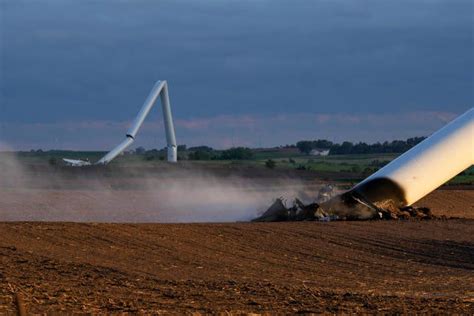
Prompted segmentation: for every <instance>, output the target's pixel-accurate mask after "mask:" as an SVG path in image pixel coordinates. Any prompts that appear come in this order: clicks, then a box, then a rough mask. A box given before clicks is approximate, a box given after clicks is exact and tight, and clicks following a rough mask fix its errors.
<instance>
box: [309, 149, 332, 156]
mask: <svg viewBox="0 0 474 316" xmlns="http://www.w3.org/2000/svg"><path fill="white" fill-rule="evenodd" d="M309 154H310V155H311V156H327V155H329V149H319V148H315V149H313V150H311V152H310V153H309Z"/></svg>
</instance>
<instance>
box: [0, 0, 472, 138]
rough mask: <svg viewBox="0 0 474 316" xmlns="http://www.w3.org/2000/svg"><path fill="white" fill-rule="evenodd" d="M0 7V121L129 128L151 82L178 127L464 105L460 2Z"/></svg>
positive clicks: (466, 45)
mask: <svg viewBox="0 0 474 316" xmlns="http://www.w3.org/2000/svg"><path fill="white" fill-rule="evenodd" d="M0 3H1V10H2V15H1V17H0V19H1V24H0V27H1V30H0V36H1V38H0V45H1V46H0V50H1V57H0V58H1V59H0V62H1V64H0V67H1V68H0V71H1V75H0V81H1V91H0V92H1V99H0V111H1V113H0V122H3V124H7V123H9V124H11V123H14V122H16V123H19V124H35V123H41V124H56V123H57V122H58V121H65V122H79V121H80V122H83V121H88V120H89V121H97V120H99V121H100V120H102V121H103V120H106V121H117V122H123V121H126V120H130V119H131V118H132V117H133V116H134V115H135V113H136V112H137V111H138V108H139V106H140V105H141V103H142V102H143V100H144V98H145V97H146V94H147V93H148V91H149V89H150V88H151V86H152V85H153V82H154V81H155V80H157V79H167V80H169V82H170V89H171V91H170V92H171V97H172V103H173V106H174V113H175V115H176V117H177V118H178V119H181V120H190V119H192V118H194V119H199V118H207V117H219V116H222V115H224V116H237V117H241V116H246V115H249V116H257V117H265V116H275V115H280V114H281V115H289V116H291V117H294V116H295V115H298V114H299V113H310V114H311V113H312V114H317V113H324V114H328V115H349V114H351V115H357V116H358V117H363V116H364V115H365V116H367V115H368V114H370V113H372V114H373V113H375V114H377V113H378V114H379V115H385V113H397V112H401V113H408V112H410V113H412V112H414V111H434V112H450V113H460V112H462V111H464V110H466V109H467V108H469V107H471V106H473V104H474V101H473V99H474V95H473V85H474V79H473V67H474V63H473V59H474V57H473V55H474V48H473V45H474V44H473V28H472V25H473V7H472V6H473V4H472V1H470V0H466V1H464V0H446V1H437V0H430V1H427V0H411V1H408V0H406V1H376V0H372V1H342V0H335V1H329V0H313V1H311V0H292V1H290V0H287V1H281V0H271V1H270V0H257V1H250V0H248V1H246V0H242V1H218V0H202V1H191V0H189V1H179V0H173V1H171V0H170V1H67V0H61V1H59V0H40V1H22V0H0ZM153 118H154V119H157V118H158V115H157V114H156V113H155V114H153ZM288 123H290V122H288ZM420 124H423V120H422V118H420ZM427 126H428V125H427ZM277 128H278V126H276V125H275V126H273V125H271V126H268V129H269V130H270V131H271V130H276V129H277ZM404 128H405V126H404V124H400V135H401V134H403V130H404ZM343 130H344V129H341V132H340V133H342V131H343ZM0 132H1V131H0ZM208 132H209V133H211V132H212V131H211V130H209V131H208ZM317 132H318V130H316V129H315V130H311V129H310V128H309V127H308V129H307V134H308V136H307V137H306V138H311V136H312V134H316V133H317ZM204 133H205V132H204ZM221 133H222V137H223V138H226V137H227V138H228V137H231V135H230V134H227V135H226V134H225V131H222V132H221ZM288 133H290V134H291V130H290V131H288ZM335 133H337V131H335ZM106 134H107V133H106ZM178 134H179V132H178ZM360 135H363V132H362V131H361V134H360ZM0 136H1V134H0ZM396 136H397V135H394V137H396ZM104 137H106V136H104ZM249 137H251V135H250V136H249ZM294 137H296V135H294ZM315 137H316V136H315ZM337 137H339V135H338V136H337ZM107 141H108V139H107ZM190 141H192V140H190ZM13 142H15V141H14V140H13ZM101 142H102V141H101ZM267 142H269V143H273V141H271V140H268V141H267ZM32 143H40V141H39V140H38V141H37V142H36V141H33V140H32Z"/></svg>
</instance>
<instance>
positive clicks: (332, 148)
mask: <svg viewBox="0 0 474 316" xmlns="http://www.w3.org/2000/svg"><path fill="white" fill-rule="evenodd" d="M425 138H426V137H412V138H408V139H407V140H393V141H391V142H388V141H385V142H383V143H380V142H378V143H375V144H367V143H364V142H359V143H356V144H354V143H351V142H343V143H342V144H337V143H333V142H331V141H328V140H325V139H318V140H313V141H310V140H303V141H299V142H298V143H296V147H297V148H298V149H299V151H300V152H302V153H305V154H310V153H311V151H313V150H315V149H329V154H330V155H348V154H381V153H402V152H405V151H407V150H408V149H410V148H412V147H413V146H415V145H417V144H418V143H420V142H421V141H423V140H424V139H425Z"/></svg>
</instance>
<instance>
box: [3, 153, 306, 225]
mask: <svg viewBox="0 0 474 316" xmlns="http://www.w3.org/2000/svg"><path fill="white" fill-rule="evenodd" d="M0 172H1V179H0V221H73V222H135V223H136V222H235V221H248V220H251V219H252V218H255V217H256V216H257V215H258V213H259V212H262V211H263V210H265V209H266V207H268V205H270V204H271V203H272V201H273V200H274V199H275V198H276V197H280V196H281V197H287V198H288V199H292V198H294V197H299V198H301V199H303V200H308V199H309V196H310V194H311V193H310V192H311V191H312V189H311V188H307V187H306V185H304V184H302V183H300V182H299V181H297V180H285V181H283V180H281V181H277V180H276V179H267V180H262V179H251V178H245V177H229V176H222V175H219V176H217V175H215V174H213V173H212V172H208V171H199V170H192V169H180V168H171V169H169V168H164V170H163V171H161V170H156V169H155V170H152V171H149V170H148V169H143V168H140V166H134V167H130V168H126V169H125V168H103V169H100V168H97V169H94V168H92V169H91V168H84V169H82V168H68V169H64V168H57V167H50V166H46V165H44V164H43V165H42V166H40V167H38V166H34V165H33V166H31V165H27V166H25V165H22V163H20V161H19V160H18V159H17V157H16V155H15V154H13V153H5V152H2V153H0ZM313 192H314V191H313Z"/></svg>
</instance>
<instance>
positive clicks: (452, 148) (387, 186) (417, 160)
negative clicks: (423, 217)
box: [331, 108, 474, 209]
mask: <svg viewBox="0 0 474 316" xmlns="http://www.w3.org/2000/svg"><path fill="white" fill-rule="evenodd" d="M473 164H474V108H471V109H470V110H469V111H467V112H466V113H464V114H463V115H461V116H459V117H458V118H456V119H455V120H453V121H452V122H450V123H449V124H448V125H446V126H444V127H443V128H441V129H440V130H439V131H437V132H436V133H434V134H433V135H431V136H430V137H428V138H427V139H425V140H424V141H422V142H421V143H419V144H418V145H416V146H415V147H413V148H412V149H410V150H409V151H407V152H406V153H404V154H403V155H401V156H400V157H398V158H397V159H395V160H393V161H392V162H390V163H389V164H388V165H386V166H385V167H383V168H382V169H380V170H379V171H377V172H375V173H374V174H372V175H371V176H369V177H368V178H367V179H365V180H363V181H362V182H360V183H359V184H357V185H356V186H355V187H354V188H352V189H351V190H350V191H348V192H347V193H345V194H343V195H342V196H341V197H340V199H341V201H339V202H338V201H332V202H333V203H332V204H333V205H332V206H331V207H332V208H337V207H343V206H341V204H339V203H340V202H342V203H343V204H345V205H346V206H347V205H357V202H359V203H361V204H363V205H365V206H367V207H369V208H371V209H376V208H377V207H376V204H377V203H380V202H384V201H391V202H393V203H394V204H395V205H396V206H398V207H405V206H410V205H412V204H413V203H415V202H416V201H418V200H420V199H421V198H423V197H424V196H426V195H427V194H429V193H430V192H432V191H434V190H435V189H436V188H438V187H439V186H441V185H443V184H444V183H446V182H447V181H448V180H450V179H451V178H453V177H455V176H456V175H457V174H459V173H460V172H462V171H464V170H466V169H467V168H469V167H470V166H472V165H473Z"/></svg>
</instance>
